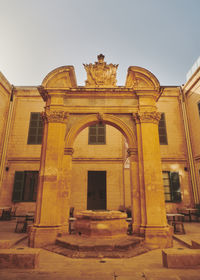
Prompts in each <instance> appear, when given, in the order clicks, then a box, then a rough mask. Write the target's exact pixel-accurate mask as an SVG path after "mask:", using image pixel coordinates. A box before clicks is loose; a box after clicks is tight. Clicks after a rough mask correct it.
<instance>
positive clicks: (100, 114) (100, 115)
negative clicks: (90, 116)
mask: <svg viewBox="0 0 200 280" xmlns="http://www.w3.org/2000/svg"><path fill="white" fill-rule="evenodd" d="M103 119H104V114H103V113H98V114H97V120H98V121H99V122H100V123H101V122H102V121H103Z"/></svg>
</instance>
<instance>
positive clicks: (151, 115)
mask: <svg viewBox="0 0 200 280" xmlns="http://www.w3.org/2000/svg"><path fill="white" fill-rule="evenodd" d="M160 117H161V113H159V112H155V111H153V112H139V113H133V118H134V120H135V122H136V123H155V124H158V122H159V120H160Z"/></svg>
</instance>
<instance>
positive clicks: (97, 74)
mask: <svg viewBox="0 0 200 280" xmlns="http://www.w3.org/2000/svg"><path fill="white" fill-rule="evenodd" d="M97 58H98V62H95V64H92V63H90V64H83V65H84V68H85V70H86V72H87V80H86V87H107V88H109V87H116V82H117V80H116V75H117V68H118V64H107V63H106V62H104V55H103V54H100V55H98V56H97Z"/></svg>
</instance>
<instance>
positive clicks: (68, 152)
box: [64, 148, 74, 156]
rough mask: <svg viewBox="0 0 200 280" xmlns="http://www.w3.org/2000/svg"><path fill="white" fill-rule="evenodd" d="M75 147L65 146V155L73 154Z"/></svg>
mask: <svg viewBox="0 0 200 280" xmlns="http://www.w3.org/2000/svg"><path fill="white" fill-rule="evenodd" d="M73 153H74V149H73V148H64V155H71V156H72V155H73Z"/></svg>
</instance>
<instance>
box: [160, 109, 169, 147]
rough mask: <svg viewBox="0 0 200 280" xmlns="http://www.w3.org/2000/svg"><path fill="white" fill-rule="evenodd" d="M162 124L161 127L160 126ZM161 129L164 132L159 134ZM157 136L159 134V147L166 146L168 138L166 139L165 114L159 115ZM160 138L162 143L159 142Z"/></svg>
mask: <svg viewBox="0 0 200 280" xmlns="http://www.w3.org/2000/svg"><path fill="white" fill-rule="evenodd" d="M162 124H163V126H161V125H162ZM161 129H163V130H164V133H161ZM158 134H159V142H160V145H168V137H167V125H166V117H165V113H161V118H160V121H159V123H158ZM161 137H164V138H165V139H164V141H163V140H162V141H161Z"/></svg>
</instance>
